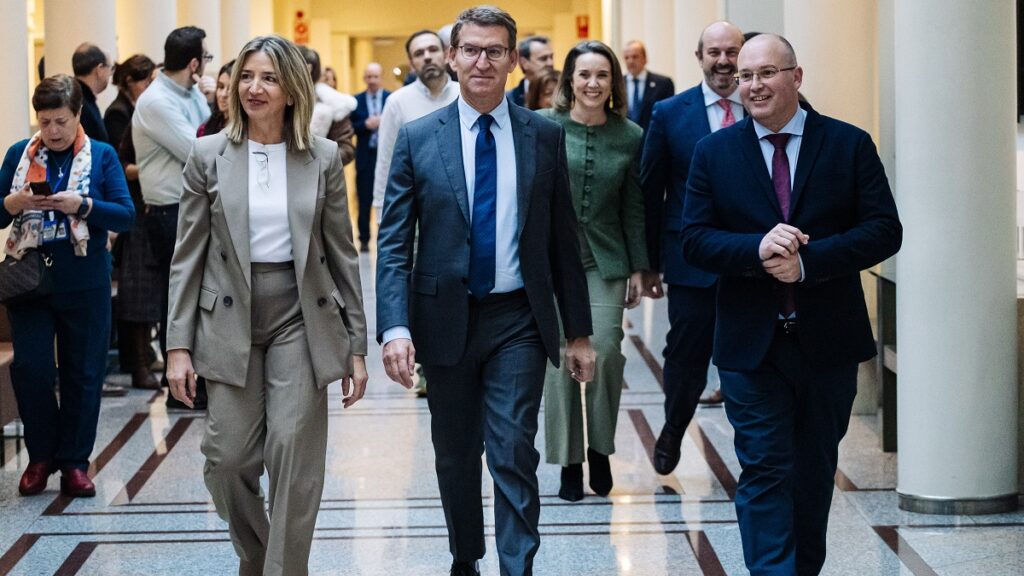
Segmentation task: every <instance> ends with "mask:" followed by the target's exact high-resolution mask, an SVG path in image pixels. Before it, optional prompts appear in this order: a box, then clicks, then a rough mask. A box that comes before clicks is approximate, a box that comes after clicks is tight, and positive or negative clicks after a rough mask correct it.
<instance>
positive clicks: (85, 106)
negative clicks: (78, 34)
mask: <svg viewBox="0 0 1024 576" xmlns="http://www.w3.org/2000/svg"><path fill="white" fill-rule="evenodd" d="M71 70H72V71H73V72H74V74H75V80H77V81H78V84H79V85H80V86H81V87H82V119H81V122H82V129H83V130H85V134H86V135H87V136H88V137H89V138H92V139H93V140H99V141H100V142H106V143H108V144H109V143H110V136H109V135H108V134H107V127H106V124H104V123H103V115H102V114H100V108H99V106H97V105H96V97H97V96H99V95H100V93H101V92H103V91H104V90H106V89H107V86H110V77H111V76H113V74H114V66H113V65H112V64H111V63H110V57H109V56H107V54H106V53H105V52H103V50H100V48H99V47H98V46H96V45H95V44H89V43H88V42H86V43H84V44H80V45H79V46H78V48H75V52H74V54H72V55H71Z"/></svg>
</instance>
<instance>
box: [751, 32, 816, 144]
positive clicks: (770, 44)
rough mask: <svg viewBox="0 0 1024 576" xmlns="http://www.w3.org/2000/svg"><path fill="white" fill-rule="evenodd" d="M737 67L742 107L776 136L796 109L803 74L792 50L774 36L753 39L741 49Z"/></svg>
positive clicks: (779, 38) (787, 43) (784, 41)
mask: <svg viewBox="0 0 1024 576" xmlns="http://www.w3.org/2000/svg"><path fill="white" fill-rule="evenodd" d="M737 66H738V68H739V74H740V78H741V83H740V87H739V90H740V99H741V100H742V101H743V106H744V107H745V108H746V109H747V111H749V112H750V116H751V117H752V118H753V119H754V120H757V121H758V122H759V123H761V124H762V125H763V126H764V127H766V128H768V129H769V130H771V131H772V132H778V131H779V130H781V129H782V128H783V127H785V125H786V124H787V123H788V122H789V121H790V120H791V119H792V118H793V115H794V114H796V112H797V108H798V107H799V105H800V101H799V98H800V96H799V90H800V84H801V83H802V82H803V75H804V72H803V69H801V68H800V66H798V65H797V63H796V54H795V53H794V51H793V46H792V45H790V43H789V42H787V41H786V39H785V38H783V37H781V36H776V35H774V34H761V35H760V36H755V37H754V38H751V39H750V40H749V41H748V42H747V43H746V45H744V46H743V50H741V51H740V55H739V58H738V59H737Z"/></svg>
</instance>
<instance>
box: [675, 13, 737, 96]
mask: <svg viewBox="0 0 1024 576" xmlns="http://www.w3.org/2000/svg"><path fill="white" fill-rule="evenodd" d="M724 16H725V7H724V5H723V2H722V0H675V22H674V25H675V53H676V61H675V70H674V73H675V74H674V75H673V78H672V79H673V80H674V81H675V84H676V92H682V91H683V90H686V89H688V88H690V87H692V86H695V85H697V84H698V83H700V81H701V80H703V79H704V74H703V73H702V72H701V68H700V63H699V62H697V57H696V52H697V42H698V41H699V40H700V35H701V33H702V32H704V29H705V28H707V26H708V24H711V23H712V22H716V21H718V20H721V19H723V17H724Z"/></svg>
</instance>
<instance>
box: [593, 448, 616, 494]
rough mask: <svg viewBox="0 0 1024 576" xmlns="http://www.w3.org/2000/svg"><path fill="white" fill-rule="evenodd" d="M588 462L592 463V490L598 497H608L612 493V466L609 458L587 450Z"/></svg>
mask: <svg viewBox="0 0 1024 576" xmlns="http://www.w3.org/2000/svg"><path fill="white" fill-rule="evenodd" d="M587 462H589V463H590V465H589V467H590V489H591V490H593V491H594V493H596V494H597V495H598V496H607V495H608V493H609V492H611V491H612V465H611V463H610V462H608V456H607V455H605V454H601V453H600V452H596V451H594V449H593V448H587Z"/></svg>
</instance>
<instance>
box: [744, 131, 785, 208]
mask: <svg viewBox="0 0 1024 576" xmlns="http://www.w3.org/2000/svg"><path fill="white" fill-rule="evenodd" d="M741 122H743V123H744V124H743V127H742V134H740V150H742V151H743V160H744V161H745V163H746V165H747V166H749V167H750V170H751V171H752V172H753V174H752V176H753V178H754V181H755V182H757V186H758V188H760V189H761V192H762V193H764V195H765V196H767V197H768V202H769V204H771V206H772V208H774V209H775V215H776V217H777V218H778V221H779V222H783V221H785V218H784V217H783V215H782V208H781V207H780V206H779V199H778V198H777V197H776V196H775V189H774V188H772V177H771V175H770V174H768V167H767V166H766V165H765V163H764V154H762V153H761V144H760V143H759V142H758V141H757V133H756V132H754V123H753V121H751V120H750V118H749V117H748V118H745V119H743V120H741ZM793 205H794V204H793V203H792V202H790V212H792V206H793Z"/></svg>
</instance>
